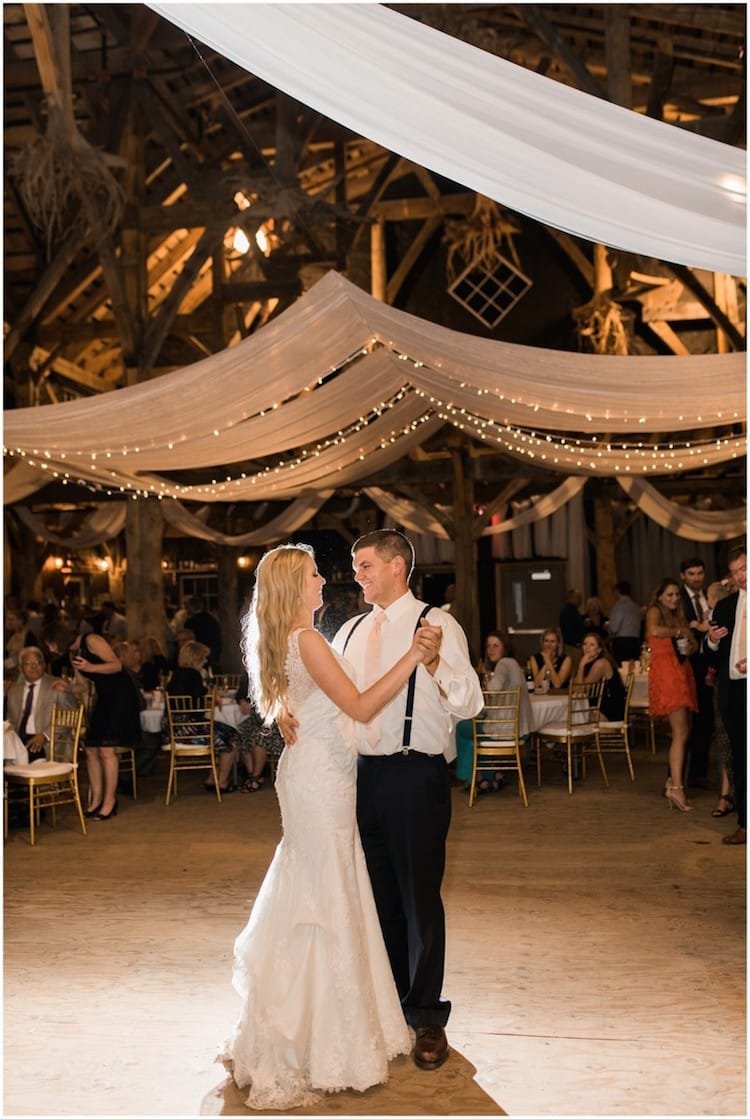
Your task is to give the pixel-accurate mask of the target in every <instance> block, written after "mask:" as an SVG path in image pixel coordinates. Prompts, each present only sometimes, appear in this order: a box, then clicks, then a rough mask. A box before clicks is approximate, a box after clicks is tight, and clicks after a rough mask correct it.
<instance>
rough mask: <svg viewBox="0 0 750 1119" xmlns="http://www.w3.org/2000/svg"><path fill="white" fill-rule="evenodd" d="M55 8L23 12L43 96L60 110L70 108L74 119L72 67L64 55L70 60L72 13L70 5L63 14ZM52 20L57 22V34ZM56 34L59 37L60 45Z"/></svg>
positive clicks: (40, 6)
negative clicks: (56, 40)
mask: <svg viewBox="0 0 750 1119" xmlns="http://www.w3.org/2000/svg"><path fill="white" fill-rule="evenodd" d="M56 7H57V6H55V7H52V6H50V5H48V6H45V5H44V4H24V6H23V10H24V14H25V16H26V22H27V24H28V26H29V32H30V34H31V42H32V45H33V47H34V57H35V58H36V64H37V68H38V70H39V77H40V79H41V83H42V89H43V90H44V94H45V96H46V97H47V98H49V100H50V101H51V102H54V104H55V105H57V107H58V108H59V109H61V110H65V109H66V107H69V111H70V113H71V115H72V104H71V103H70V97H71V84H70V83H71V77H70V65H69V64H68V66H67V67H65V65H64V57H65V54H66V53H67V55H68V57H70V44H69V32H70V9H69V7H68V5H67V4H65V5H62V7H63V9H64V10H63V11H61V12H60V11H56ZM52 20H54V22H55V26H54V31H53V26H52ZM66 31H67V34H66ZM55 33H57V35H58V36H60V38H59V39H58V42H57V43H55Z"/></svg>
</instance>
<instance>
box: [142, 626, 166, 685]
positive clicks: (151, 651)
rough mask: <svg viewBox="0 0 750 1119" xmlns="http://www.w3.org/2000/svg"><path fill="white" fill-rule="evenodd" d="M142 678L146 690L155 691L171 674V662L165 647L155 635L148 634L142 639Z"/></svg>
mask: <svg viewBox="0 0 750 1119" xmlns="http://www.w3.org/2000/svg"><path fill="white" fill-rule="evenodd" d="M140 646H141V669H140V680H141V687H142V688H143V690H144V692H153V691H155V690H156V688H158V687H160V686H161V683H162V680H163V679H164V678H165V677H166V676H167V675H168V674H169V663H168V661H167V657H166V654H165V652H164V649H163V648H162V646H161V645H160V644H159V642H158V641H157V639H156V638H155V637H152V636H151V635H147V636H146V637H142V638H141V640H140Z"/></svg>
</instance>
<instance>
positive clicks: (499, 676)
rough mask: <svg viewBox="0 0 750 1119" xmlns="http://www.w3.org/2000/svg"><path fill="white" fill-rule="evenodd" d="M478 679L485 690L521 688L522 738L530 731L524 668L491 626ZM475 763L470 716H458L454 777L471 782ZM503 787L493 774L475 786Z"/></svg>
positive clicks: (505, 639)
mask: <svg viewBox="0 0 750 1119" xmlns="http://www.w3.org/2000/svg"><path fill="white" fill-rule="evenodd" d="M479 678H480V680H481V681H482V691H484V692H504V691H512V689H513V688H520V689H521V706H520V711H519V717H518V733H519V736H520V737H521V738H523V737H525V736H526V735H528V734H530V733H531V729H532V721H531V702H530V700H529V693H528V691H527V688H526V681H525V679H524V675H523V669H522V668H521V666H520V664H519V663H518V661H517V660H516V659H515V657H514V656H513V646H512V644H511V640H510V638H509V637H508V635H507V634H505V633H503V632H502V630H499V629H493V630H490V632H489V633H488V634H487V637H486V638H485V642H484V659H483V660H482V661H480V662H479ZM473 764H474V733H473V730H472V720H471V719H461V720H460V721H459V722H458V723H457V724H456V777H457V778H458V780H459V781H463V782H464V783H465V784H467V785H468V783H469V782H470V781H471V771H472V768H473ZM501 787H502V774H501V773H496V774H494V776H493V778H492V782H491V783H490V780H489V779H485V778H483V779H482V780H481V781H480V782H479V784H478V785H477V788H478V789H479V790H480V791H481V792H486V791H487V790H488V789H490V788H494V789H499V788H501Z"/></svg>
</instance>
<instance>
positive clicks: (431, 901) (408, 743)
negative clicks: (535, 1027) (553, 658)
mask: <svg viewBox="0 0 750 1119" xmlns="http://www.w3.org/2000/svg"><path fill="white" fill-rule="evenodd" d="M352 561H353V567H354V578H355V581H356V582H357V583H358V584H359V586H360V587H361V589H362V593H363V595H364V600H365V602H366V603H368V604H369V605H371V606H372V610H371V611H370V612H369V613H367V614H364V615H360V616H359V617H358V618H355V619H353V620H351V619H350V620H349V621H348V622H346V623H345V624H344V625H343V626H342V627H341V629H340V630H339V632H338V633H337V634H336V637H335V638H334V641H333V646H334V648H335V649H336V650H337V651H338V652H340V653H344V652H345V656H346V659H347V660H348V661H349V662H350V664H352V665H353V666H354V667H355V669H356V672H357V681H358V683H359V685H360V686H361V687H366V686H368V685H369V683H370V682H371V681H372V680H374V679H376V678H377V677H378V676H380V675H382V674H383V673H384V672H386V671H387V670H388V669H389V668H390V667H391V665H393V664H394V663H395V662H396V661H397V660H398V658H399V657H400V656H401V655H402V654H403V653H405V652H406V650H407V649H408V648H409V645H410V644H411V641H412V636H413V634H414V631H415V628H416V627H417V626H418V625H420V624H424V623H423V622H420V620H419V619H420V618H421V617H422V616H423V614H424V613H425V612H427V617H426V621H427V622H428V623H430V628H431V629H433V630H435V629H437V628H440V629H441V631H442V637H440V634H437V635H436V643H435V655H434V657H433V659H432V660H431V661H430V662H429V663H428V664H426V665H423V666H420V667H419V668H418V669H417V671H416V679H415V683H414V689H413V700H412V703H413V719H412V718H411V711H410V706H412V704H410V701H409V691H410V690H411V689H407V688H406V687H405V688H404V689H403V690H402V692H400V693H399V694H398V695H397V696H395V698H394V699H393V700H391V702H390V703H389V704H387V705H386V707H384V708H383V710H382V711H381V712H380V714H379V715H377V716H376V717H375V719H373V720H372V722H371V723H368V724H367V726H366V727H365V728H364V734H363V736H362V741H361V745H360V757H359V762H358V777H357V822H358V825H359V832H360V836H361V839H362V845H363V847H364V851H365V857H366V859H367V869H368V871H369V874H370V879H371V882H372V889H373V893H374V895H375V904H376V905H377V909H378V916H379V918H380V924H381V927H382V930H383V938H384V940H385V944H386V948H387V950H388V956H389V958H390V962H391V968H392V970H393V975H394V978H395V980H396V987H397V989H398V992H399V996H400V998H401V1003H402V1006H403V1009H404V1015H405V1017H406V1020H407V1022H408V1023H409V1025H410V1026H412V1027H413V1029H414V1030H415V1033H416V1042H415V1048H414V1061H415V1063H416V1064H417V1065H418V1066H419V1068H423V1069H435V1068H439V1067H440V1065H442V1063H443V1062H444V1061H445V1059H446V1057H447V1056H448V1041H447V1038H446V1036H445V1026H446V1023H447V1021H448V1016H449V1014H450V1009H451V1004H450V1002H448V1000H447V999H443V998H442V997H441V991H442V985H443V972H444V967H445V913H444V910H443V903H442V900H441V897H440V887H441V883H442V879H443V871H444V868H445V842H446V837H447V834H448V825H449V824H450V816H451V783H450V778H449V773H448V762H449V761H451V760H452V759H453V758H455V756H456V747H455V739H454V735H453V727H454V724H455V722H456V720H458V719H468V718H471V717H472V716H473V715H476V714H478V712H479V711H480V710H481V708H482V692H481V688H480V684H479V680H478V677H477V674H476V672H474V670H473V668H472V666H471V662H470V660H469V652H468V648H467V644H466V637H465V635H464V632H463V630H462V629H461V627H460V625H459V624H458V622H457V621H456V620H455V618H453V617H452V616H451V614H449V613H447V612H446V611H441V610H439V609H437V608H434V609H430V608H429V607H424V603H421V602H419V601H418V600H417V599H416V598H415V597H414V595H413V594H412V593H411V591H410V590H409V578H410V576H411V573H412V569H413V567H414V549H413V547H412V545H411V543H410V541H409V540H407V538H406V537H405V536H403V535H402V533H400V532H392V531H390V530H379V531H377V532H370V533H367V535H366V536H362V537H360V539H359V540H357V541H356V542H355V544H354V546H353V548H352Z"/></svg>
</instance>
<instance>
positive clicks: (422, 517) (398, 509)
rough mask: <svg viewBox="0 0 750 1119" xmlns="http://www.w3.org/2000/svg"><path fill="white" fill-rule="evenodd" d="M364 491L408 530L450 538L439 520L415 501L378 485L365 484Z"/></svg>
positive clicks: (442, 538)
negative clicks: (389, 491)
mask: <svg viewBox="0 0 750 1119" xmlns="http://www.w3.org/2000/svg"><path fill="white" fill-rule="evenodd" d="M364 492H365V493H366V494H367V496H368V497H369V498H370V499H371V500H372V501H374V502H375V504H376V505H377V506H378V508H380V509H382V511H383V512H384V513H385V514H386V516H388V517H390V518H391V520H392V521H393V522H394V523H395V524H398V525H401V526H402V527H403V528H405V529H408V531H409V532H414V533H416V534H417V535H418V536H436V537H438V539H440V540H450V539H451V537H450V535H449V534H448V533H447V532H446V530H445V528H444V527H443V525H442V524H441V523H440V521H438V520H437V518H436V517H433V515H432V514H431V513H430V512H429V510H428V509H425V507H424V506H423V505H418V504H417V502H416V501H409V499H408V498H405V497H396V495H395V494H392V493H388V491H387V490H383V489H381V488H380V487H379V486H367V487H366V489H365V491H364Z"/></svg>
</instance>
